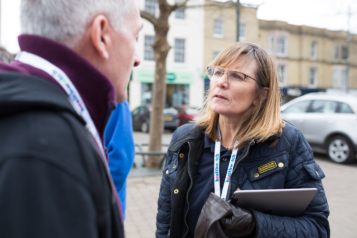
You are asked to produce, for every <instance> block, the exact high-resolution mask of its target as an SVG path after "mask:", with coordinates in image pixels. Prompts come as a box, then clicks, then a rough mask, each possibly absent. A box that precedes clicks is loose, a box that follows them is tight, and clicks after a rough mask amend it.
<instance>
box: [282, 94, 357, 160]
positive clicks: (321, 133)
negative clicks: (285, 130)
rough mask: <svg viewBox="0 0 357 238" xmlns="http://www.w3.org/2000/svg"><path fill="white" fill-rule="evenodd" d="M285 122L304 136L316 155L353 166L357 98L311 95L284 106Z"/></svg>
mask: <svg viewBox="0 0 357 238" xmlns="http://www.w3.org/2000/svg"><path fill="white" fill-rule="evenodd" d="M281 113H282V114H281V115H282V118H283V119H284V120H286V121H288V122H290V123H292V124H294V125H295V126H296V127H297V128H299V130H300V131H301V132H302V133H303V134H304V136H305V138H306V140H307V141H308V142H309V144H310V145H311V147H312V149H313V151H315V152H320V153H327V154H328V156H329V158H330V159H331V160H333V161H334V162H336V163H351V162H353V161H354V159H356V151H357V96H355V95H350V94H329V93H310V94H307V95H305V96H302V97H299V98H296V99H294V100H292V101H290V102H288V103H286V104H284V105H283V106H281Z"/></svg>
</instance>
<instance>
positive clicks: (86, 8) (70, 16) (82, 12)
mask: <svg viewBox="0 0 357 238" xmlns="http://www.w3.org/2000/svg"><path fill="white" fill-rule="evenodd" d="M133 2H134V1H132V0H131V1H130V0H21V32H22V33H23V34H33V35H39V36H43V37H46V38H49V39H52V40H54V41H57V42H59V43H61V44H64V45H66V46H68V47H69V48H74V47H75V46H76V45H77V44H78V43H79V41H80V40H81V39H82V37H83V35H84V32H85V30H86V27H87V26H88V24H89V23H90V22H91V21H92V20H93V19H94V17H95V16H96V15H98V14H103V15H105V16H106V17H107V18H108V19H109V21H110V24H111V26H112V27H113V28H114V30H115V31H120V30H122V29H123V28H125V25H124V24H125V17H126V16H127V14H128V13H129V12H130V10H131V9H132V7H133V6H132V5H133Z"/></svg>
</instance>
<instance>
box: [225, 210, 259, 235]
mask: <svg viewBox="0 0 357 238" xmlns="http://www.w3.org/2000/svg"><path fill="white" fill-rule="evenodd" d="M228 205H229V206H230V207H231V210H232V214H231V215H229V216H226V217H224V218H222V219H221V220H219V223H220V224H221V227H222V230H223V232H224V234H225V235H226V236H229V237H246V236H252V235H253V234H254V233H255V219H254V216H253V214H252V212H251V211H249V210H247V209H244V208H240V207H238V206H236V205H233V204H232V203H228Z"/></svg>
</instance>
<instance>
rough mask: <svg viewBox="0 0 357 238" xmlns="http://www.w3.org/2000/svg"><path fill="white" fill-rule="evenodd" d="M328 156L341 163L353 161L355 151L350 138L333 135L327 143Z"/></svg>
mask: <svg viewBox="0 0 357 238" xmlns="http://www.w3.org/2000/svg"><path fill="white" fill-rule="evenodd" d="M327 150H328V156H329V158H330V159H331V160H333V161H334V162H336V163H339V164H348V163H352V162H353V160H354V159H355V151H354V148H353V146H352V145H351V143H350V142H349V140H348V139H346V138H345V137H343V136H335V137H332V138H331V139H330V140H329V141H328V143H327Z"/></svg>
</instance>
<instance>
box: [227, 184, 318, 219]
mask: <svg viewBox="0 0 357 238" xmlns="http://www.w3.org/2000/svg"><path fill="white" fill-rule="evenodd" d="M316 193H317V188H300V189H264V190H239V191H235V192H234V194H233V199H232V200H231V202H232V203H234V204H236V205H238V206H239V207H242V208H247V209H253V210H256V211H260V212H263V213H266V214H271V215H278V216H289V217H297V216H300V215H301V214H303V213H304V211H305V210H306V208H307V207H308V206H309V204H310V202H311V200H312V199H313V198H314V197H315V195H316Z"/></svg>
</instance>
